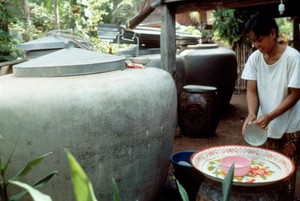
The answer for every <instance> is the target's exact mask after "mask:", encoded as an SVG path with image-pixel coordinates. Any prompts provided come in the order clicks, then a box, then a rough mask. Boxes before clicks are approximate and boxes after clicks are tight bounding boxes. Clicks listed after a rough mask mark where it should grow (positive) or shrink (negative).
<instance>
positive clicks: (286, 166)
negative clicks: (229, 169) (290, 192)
mask: <svg viewBox="0 0 300 201" xmlns="http://www.w3.org/2000/svg"><path fill="white" fill-rule="evenodd" d="M227 156H244V157H247V158H249V159H251V167H250V171H249V173H248V174H247V175H245V176H240V177H234V179H233V185H237V186H260V185H268V184H271V183H275V182H278V181H281V180H283V179H286V178H288V177H289V176H291V174H292V173H293V172H294V171H295V165H294V163H293V161H292V160H290V159H289V158H288V157H286V156H284V155H283V154H280V153H277V152H275V151H271V150H268V149H264V148H258V147H252V146H240V145H228V146H218V147H210V148H205V149H202V150H200V151H197V152H195V153H194V154H193V155H192V156H191V163H192V164H193V166H194V167H195V168H196V169H198V170H199V171H200V172H201V173H202V174H204V175H205V176H206V177H208V178H210V179H212V180H215V181H222V180H223V179H224V178H225V176H226V174H225V173H223V171H222V169H221V162H220V161H221V159H222V158H224V157H227Z"/></svg>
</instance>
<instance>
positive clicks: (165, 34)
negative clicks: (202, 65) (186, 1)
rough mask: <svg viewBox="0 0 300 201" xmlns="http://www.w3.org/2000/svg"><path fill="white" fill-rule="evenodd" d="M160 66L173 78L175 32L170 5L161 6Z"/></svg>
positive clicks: (173, 17)
mask: <svg viewBox="0 0 300 201" xmlns="http://www.w3.org/2000/svg"><path fill="white" fill-rule="evenodd" d="M160 55H161V68H162V69H163V70H166V71H168V72H169V73H170V74H171V75H172V76H173V78H175V73H176V71H175V70H176V32H175V11H174V9H173V8H172V6H170V5H166V4H163V5H162V6H161V35H160Z"/></svg>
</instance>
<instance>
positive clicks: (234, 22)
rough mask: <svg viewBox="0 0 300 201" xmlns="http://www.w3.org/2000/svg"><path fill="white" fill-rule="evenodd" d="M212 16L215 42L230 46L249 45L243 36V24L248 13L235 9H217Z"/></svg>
mask: <svg viewBox="0 0 300 201" xmlns="http://www.w3.org/2000/svg"><path fill="white" fill-rule="evenodd" d="M213 15H214V19H215V21H214V23H213V27H212V30H213V32H214V39H215V40H216V41H223V42H224V43H225V44H228V45H231V46H235V45H238V44H248V43H249V40H248V38H247V37H246V35H245V34H244V23H245V21H246V20H247V19H248V18H249V16H250V13H248V12H247V11H244V10H236V9H217V10H215V11H214V12H213Z"/></svg>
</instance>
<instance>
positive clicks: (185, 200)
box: [176, 179, 189, 201]
mask: <svg viewBox="0 0 300 201" xmlns="http://www.w3.org/2000/svg"><path fill="white" fill-rule="evenodd" d="M176 184H177V186H178V190H179V193H180V196H181V199H182V201H189V196H188V194H187V192H186V190H185V189H184V187H183V186H182V185H181V184H180V182H179V181H178V180H177V179H176Z"/></svg>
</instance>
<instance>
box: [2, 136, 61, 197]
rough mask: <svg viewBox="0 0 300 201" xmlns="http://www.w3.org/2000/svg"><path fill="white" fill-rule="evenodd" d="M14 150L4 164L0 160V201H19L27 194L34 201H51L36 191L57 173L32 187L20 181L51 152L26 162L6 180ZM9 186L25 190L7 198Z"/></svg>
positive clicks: (51, 174) (42, 179)
mask: <svg viewBox="0 0 300 201" xmlns="http://www.w3.org/2000/svg"><path fill="white" fill-rule="evenodd" d="M2 138H3V137H2V136H1V135H0V139H2ZM15 149H16V146H15V147H14V148H13V150H12V152H11V154H10V156H9V157H8V159H7V160H6V161H5V162H3V161H2V157H1V158H0V198H1V199H0V200H1V201H17V200H21V199H22V198H23V197H24V196H25V195H26V194H28V193H29V194H30V195H31V197H32V198H33V200H34V201H51V197H50V196H48V195H45V194H43V193H41V192H40V191H38V190H37V189H39V188H41V187H43V186H44V185H45V184H46V183H47V182H48V181H49V180H50V179H51V178H52V177H53V176H54V175H55V174H57V171H53V172H51V173H49V174H48V175H47V176H45V177H44V178H41V179H40V180H38V181H37V182H35V183H34V184H33V185H29V184H26V183H24V182H22V181H21V179H22V178H24V177H25V176H27V175H28V174H29V172H31V171H32V170H33V168H34V167H35V166H37V165H38V164H40V163H41V162H42V161H43V160H44V159H45V158H46V157H47V156H49V155H50V154H51V152H50V153H47V154H45V155H42V156H40V157H38V158H36V159H33V160H31V161H29V162H27V164H26V165H25V166H24V168H23V169H21V170H20V171H19V172H18V173H17V174H16V175H15V176H13V177H12V178H10V179H7V178H6V172H7V170H8V168H9V165H10V163H11V160H12V157H13V153H14V151H15ZM11 185H15V186H18V187H20V188H23V189H25V191H21V192H19V193H17V194H15V195H11V196H10V197H8V196H9V193H8V187H9V186H11Z"/></svg>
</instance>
